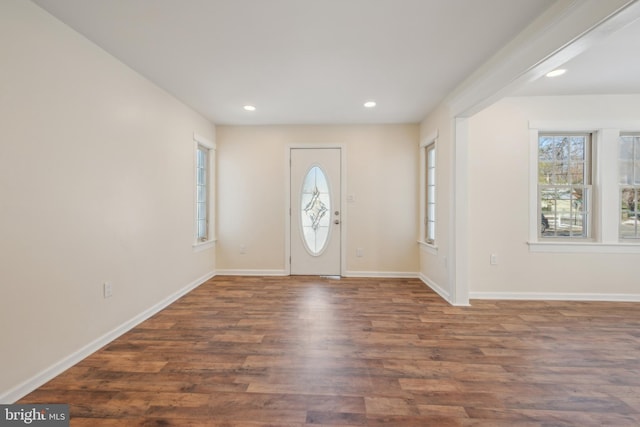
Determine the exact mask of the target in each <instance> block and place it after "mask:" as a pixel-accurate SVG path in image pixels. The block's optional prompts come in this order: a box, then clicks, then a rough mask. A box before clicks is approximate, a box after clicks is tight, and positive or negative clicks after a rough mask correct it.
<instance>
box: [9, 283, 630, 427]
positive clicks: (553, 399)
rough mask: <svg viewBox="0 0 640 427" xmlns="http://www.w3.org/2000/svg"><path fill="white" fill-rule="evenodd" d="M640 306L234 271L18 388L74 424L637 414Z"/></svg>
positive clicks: (556, 418)
mask: <svg viewBox="0 0 640 427" xmlns="http://www.w3.org/2000/svg"><path fill="white" fill-rule="evenodd" d="M639 360H640V305H639V304H634V303H600V302H541V301H536V302H523V301H520V302H515V301H473V302H472V307H452V306H450V305H448V304H447V303H445V302H443V301H442V300H441V299H440V298H439V297H438V296H437V295H436V294H435V293H433V292H432V291H431V290H429V289H428V288H427V287H426V286H425V285H424V284H423V283H422V282H420V281H419V280H416V279H363V278H357V279H356V278H342V279H339V280H337V279H330V278H318V277H300V276H292V277H221V276H218V277H216V278H214V279H212V280H210V281H209V282H207V283H205V284H203V285H202V286H200V287H199V288H198V289H196V290H194V291H193V292H191V293H190V294H188V295H186V296H185V297H183V298H182V299H180V300H179V301H177V302H176V303H174V304H173V305H171V306H170V307H168V308H167V309H165V310H164V311H162V312H160V313H158V314H157V315H156V316H154V317H152V318H151V319H149V320H147V321H146V322H144V323H142V324H141V325H139V326H138V327H136V328H135V329H133V330H131V331H130V332H128V333H127V334H125V335H123V336H122V337H120V338H119V339H117V340H115V341H114V342H112V343H111V344H109V345H107V346H106V347H105V348H103V349H102V350H100V351H98V352H96V353H95V354H93V355H92V356H90V357H88V358H87V359H85V360H84V361H82V362H81V363H79V364H78V365H76V366H75V367H73V368H71V369H69V370H68V371H66V372H65V373H63V374H62V375H60V376H58V377H57V378H55V379H54V380H52V381H50V382H49V383H47V384H45V385H44V386H42V387H41V388H39V389H38V390H36V391H34V392H33V393H31V394H29V395H28V396H26V397H25V398H24V399H22V400H21V401H20V402H19V403H37V402H40V403H69V404H70V405H71V426H187V427H188V426H227V427H231V426H248V427H249V426H253V427H257V426H282V427H285V426H297V427H299V426H313V427H320V426H420V427H422V426H437V427H441V426H442V427H446V426H492V427H494V426H602V425H607V426H639V425H640V362H639Z"/></svg>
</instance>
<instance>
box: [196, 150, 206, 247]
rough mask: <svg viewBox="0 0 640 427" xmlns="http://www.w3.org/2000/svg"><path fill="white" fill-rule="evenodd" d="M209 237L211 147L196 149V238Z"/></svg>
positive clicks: (200, 240) (204, 238) (199, 240)
mask: <svg viewBox="0 0 640 427" xmlns="http://www.w3.org/2000/svg"><path fill="white" fill-rule="evenodd" d="M208 239H209V148H207V147H205V146H203V145H200V144H198V147H197V149H196V240H197V241H198V242H206V241H207V240H208Z"/></svg>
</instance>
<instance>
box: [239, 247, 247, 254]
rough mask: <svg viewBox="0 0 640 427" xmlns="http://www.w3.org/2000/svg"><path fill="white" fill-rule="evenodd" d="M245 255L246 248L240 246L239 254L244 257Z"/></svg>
mask: <svg viewBox="0 0 640 427" xmlns="http://www.w3.org/2000/svg"><path fill="white" fill-rule="evenodd" d="M246 253H247V247H246V246H245V245H240V254H242V255H244V254H246Z"/></svg>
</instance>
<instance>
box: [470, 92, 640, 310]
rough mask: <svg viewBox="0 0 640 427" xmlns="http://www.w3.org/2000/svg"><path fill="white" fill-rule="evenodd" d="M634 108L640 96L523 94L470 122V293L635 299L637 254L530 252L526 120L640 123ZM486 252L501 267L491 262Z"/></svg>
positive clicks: (637, 291) (638, 290)
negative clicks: (526, 95)
mask: <svg viewBox="0 0 640 427" xmlns="http://www.w3.org/2000/svg"><path fill="white" fill-rule="evenodd" d="M638 111H640V95H610V96H595V95H594V96H573V97H569V96H567V97H531V98H524V97H523V98H506V99H503V100H502V101H499V102H498V103H496V104H494V105H493V106H491V107H489V108H487V109H486V110H484V111H482V112H480V113H478V114H477V115H475V116H474V117H472V118H471V119H470V120H469V135H470V141H469V170H468V172H469V230H470V233H469V260H470V262H469V264H470V265H469V278H470V291H471V296H472V297H487V296H489V297H491V296H494V297H495V296H497V297H499V296H508V297H518V295H521V296H523V297H525V296H528V297H531V296H534V297H535V296H536V295H533V294H536V293H540V295H539V296H542V297H554V296H558V297H568V298H590V297H596V298H598V299H607V298H621V299H625V298H628V299H637V298H639V297H640V288H639V286H638V275H637V272H636V270H635V268H634V267H633V266H634V265H636V264H637V263H638V260H640V255H638V254H611V253H581V254H580V253H566V254H565V253H532V252H530V251H529V247H528V245H527V241H528V240H529V203H530V201H529V200H530V199H529V165H530V161H529V121H555V122H562V121H570V122H582V123H587V124H588V123H608V122H609V123H612V122H624V121H627V122H629V121H630V122H636V123H637V122H638V119H637V118H638V116H637V113H638ZM559 130H562V129H559ZM629 130H633V129H629ZM614 143H615V141H614ZM601 173H604V174H607V173H608V174H611V173H614V174H615V173H617V172H616V171H611V170H602V171H601ZM491 253H495V254H497V255H498V265H490V263H489V256H490V254H491Z"/></svg>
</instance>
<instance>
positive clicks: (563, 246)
mask: <svg viewBox="0 0 640 427" xmlns="http://www.w3.org/2000/svg"><path fill="white" fill-rule="evenodd" d="M527 244H528V245H529V252H547V253H572V254H589V253H599V254H639V253H640V244H638V243H599V242H566V241H565V242H539V241H538V242H527Z"/></svg>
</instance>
